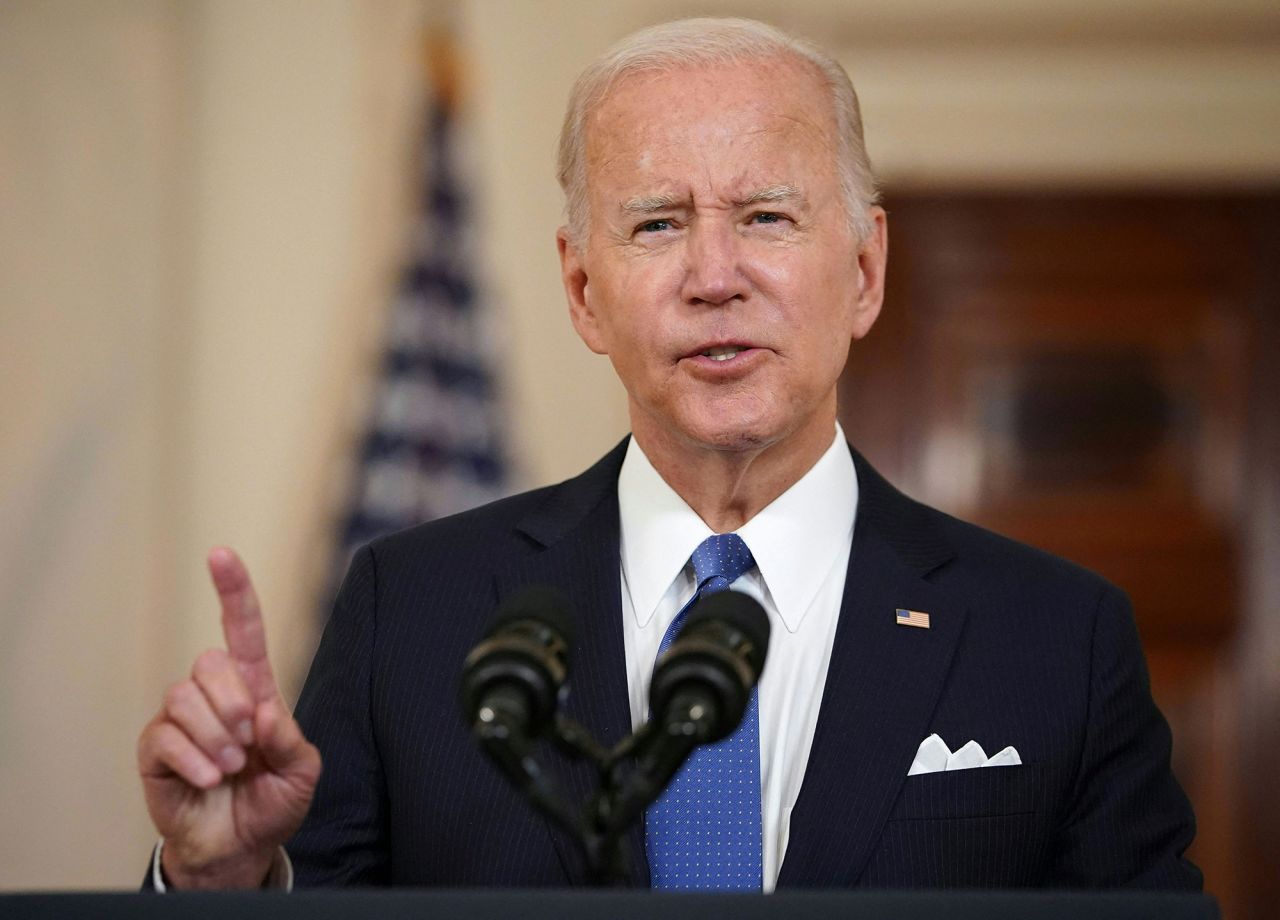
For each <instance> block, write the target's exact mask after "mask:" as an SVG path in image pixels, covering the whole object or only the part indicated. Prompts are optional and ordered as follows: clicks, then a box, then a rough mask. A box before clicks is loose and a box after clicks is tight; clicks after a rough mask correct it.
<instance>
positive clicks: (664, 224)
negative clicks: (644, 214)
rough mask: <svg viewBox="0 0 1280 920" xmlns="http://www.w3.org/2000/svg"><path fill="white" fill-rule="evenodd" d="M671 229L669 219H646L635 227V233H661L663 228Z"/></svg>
mask: <svg viewBox="0 0 1280 920" xmlns="http://www.w3.org/2000/svg"><path fill="white" fill-rule="evenodd" d="M670 229H671V221H669V220H667V219H666V218H665V217H664V218H659V219H658V220H647V221H645V222H644V223H643V224H641V225H640V226H638V227H636V233H661V232H662V231H664V230H670Z"/></svg>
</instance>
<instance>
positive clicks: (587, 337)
mask: <svg viewBox="0 0 1280 920" xmlns="http://www.w3.org/2000/svg"><path fill="white" fill-rule="evenodd" d="M556 249H557V250H558V251H559V253H560V280H561V282H562V283H563V284H564V294H565V297H566V298H567V299H568V301H569V319H570V320H571V321H572V322H573V328H574V329H575V330H577V333H578V337H579V338H581V339H582V341H583V342H585V343H586V345H587V347H588V348H590V349H591V350H592V351H594V352H595V353H596V354H598V355H604V354H608V349H607V348H606V347H605V337H604V331H603V329H602V328H601V322H600V317H599V316H598V315H597V313H596V311H595V309H594V306H593V305H592V303H591V300H592V298H591V284H590V281H589V279H588V278H587V268H586V263H585V262H584V260H583V252H582V251H581V250H580V249H579V248H578V247H577V246H575V245H574V243H573V242H572V241H571V240H570V238H569V228H568V227H561V228H560V229H559V230H557V231H556Z"/></svg>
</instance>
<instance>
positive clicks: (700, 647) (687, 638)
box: [649, 591, 769, 744]
mask: <svg viewBox="0 0 1280 920" xmlns="http://www.w3.org/2000/svg"><path fill="white" fill-rule="evenodd" d="M768 651H769V617H768V615H767V614H766V613H765V612H764V608H763V607H761V606H760V604H759V603H757V602H756V601H755V599H754V598H752V597H750V596H748V595H746V594H743V593H741V592H739V591H717V592H715V593H714V594H708V595H706V596H705V597H702V598H701V599H699V600H698V602H697V603H696V604H695V605H694V607H693V609H692V610H690V611H689V616H688V619H687V620H686V621H685V624H684V626H683V627H682V628H681V630H680V634H679V635H678V636H677V637H676V640H675V641H674V642H673V643H671V647H670V648H669V649H667V651H666V653H665V654H664V655H663V656H662V657H661V658H660V659H659V661H658V664H657V667H656V668H655V669H654V672H653V681H652V683H651V684H650V687H649V708H650V711H651V712H652V713H653V721H654V723H655V724H656V727H657V729H658V731H659V732H660V733H661V734H666V735H668V736H671V735H692V738H690V739H689V740H692V741H693V742H694V743H697V744H706V743H709V742H713V741H719V740H721V739H722V738H725V737H727V736H728V735H730V734H732V733H733V730H734V729H735V728H737V727H738V723H740V722H741V721H742V716H743V713H744V712H746V708H747V702H748V701H749V700H750V697H751V688H752V687H754V686H755V685H756V681H758V680H759V679H760V672H761V671H762V670H763V669H764V661H765V656H766V655H767V653H768Z"/></svg>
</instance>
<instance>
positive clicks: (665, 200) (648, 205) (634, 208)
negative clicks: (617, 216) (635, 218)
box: [622, 195, 676, 214]
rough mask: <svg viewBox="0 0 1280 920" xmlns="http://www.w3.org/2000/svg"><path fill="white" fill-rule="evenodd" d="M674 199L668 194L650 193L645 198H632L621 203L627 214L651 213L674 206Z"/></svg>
mask: <svg viewBox="0 0 1280 920" xmlns="http://www.w3.org/2000/svg"><path fill="white" fill-rule="evenodd" d="M675 206H676V200H675V199H674V198H672V197H671V196H670V195H650V196H648V197H645V198H632V199H630V200H629V201H624V202H623V203H622V210H624V211H626V212H627V213H628V214H652V213H653V212H654V211H665V210H667V209H668V208H674V207H675Z"/></svg>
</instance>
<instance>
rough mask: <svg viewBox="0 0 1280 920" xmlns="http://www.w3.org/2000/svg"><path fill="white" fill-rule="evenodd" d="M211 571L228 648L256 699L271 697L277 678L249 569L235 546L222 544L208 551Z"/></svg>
mask: <svg viewBox="0 0 1280 920" xmlns="http://www.w3.org/2000/svg"><path fill="white" fill-rule="evenodd" d="M209 574H210V576H212V578H213V586H214V588H216V589H217V591H218V600H219V602H220V603H221V604H222V634H223V636H225V637H226V640H227V652H228V653H230V655H231V658H232V660H233V661H235V663H236V665H237V667H239V669H240V674H241V676H242V677H243V678H244V681H245V683H246V684H248V686H249V692H250V693H251V694H253V698H254V701H255V702H263V701H265V700H269V699H272V698H273V697H275V696H276V695H277V693H278V691H277V690H276V679H275V675H274V674H272V672H271V662H270V660H268V658H267V632H266V629H265V628H264V626H263V624H262V608H261V607H259V605H258V595H257V593H256V592H255V591H254V590H253V582H252V581H250V580H249V570H248V569H246V568H245V566H244V563H243V562H241V561H240V557H239V556H237V555H236V554H235V552H234V551H233V550H230V549H228V548H227V547H225V546H219V547H216V548H214V549H212V550H210V551H209Z"/></svg>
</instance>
